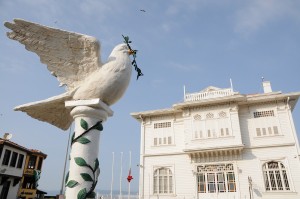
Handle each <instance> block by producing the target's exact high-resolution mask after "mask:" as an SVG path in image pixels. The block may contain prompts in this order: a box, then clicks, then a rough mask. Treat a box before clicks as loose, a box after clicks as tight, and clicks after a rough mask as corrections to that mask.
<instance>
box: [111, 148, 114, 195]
mask: <svg viewBox="0 0 300 199" xmlns="http://www.w3.org/2000/svg"><path fill="white" fill-rule="evenodd" d="M114 162H115V153H114V152H112V165H111V184H110V199H112V198H113V197H112V196H113V195H112V189H113V184H114Z"/></svg>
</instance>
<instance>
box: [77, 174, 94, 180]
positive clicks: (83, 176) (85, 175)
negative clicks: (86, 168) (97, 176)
mask: <svg viewBox="0 0 300 199" xmlns="http://www.w3.org/2000/svg"><path fill="white" fill-rule="evenodd" d="M80 175H81V177H82V178H83V179H84V181H91V182H93V181H94V180H93V178H92V177H91V176H90V174H88V173H81V174H80Z"/></svg>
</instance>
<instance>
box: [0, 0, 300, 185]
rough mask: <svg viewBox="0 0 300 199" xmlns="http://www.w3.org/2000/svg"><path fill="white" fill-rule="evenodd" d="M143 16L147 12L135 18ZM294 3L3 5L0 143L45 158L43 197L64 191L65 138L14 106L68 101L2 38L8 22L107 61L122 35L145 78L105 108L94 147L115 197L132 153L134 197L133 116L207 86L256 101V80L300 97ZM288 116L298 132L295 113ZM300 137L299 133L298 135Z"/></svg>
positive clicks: (32, 0)
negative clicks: (88, 46)
mask: <svg viewBox="0 0 300 199" xmlns="http://www.w3.org/2000/svg"><path fill="white" fill-rule="evenodd" d="M141 9H143V10H145V11H146V12H142V11H140V10H141ZM299 10H300V2H299V1H293V0H286V1H281V0H265V1H264V0H245V1H238V0H224V1H217V0H182V1H179V0H165V1H159V0H152V1H146V0H122V1H117V0H103V1H100V0H13V1H12V0H0V21H1V23H2V26H1V28H0V52H1V56H0V77H1V84H0V93H1V95H0V113H1V115H0V134H4V133H6V132H9V133H12V134H13V138H12V141H14V142H17V143H19V144H21V145H23V146H26V147H28V148H34V149H39V150H41V151H43V152H44V153H46V154H48V158H47V159H46V161H45V162H44V167H43V172H42V176H41V180H40V189H42V190H46V191H51V190H60V186H61V181H62V171H63V166H64V158H65V152H66V145H67V140H68V131H66V132H63V131H61V130H60V129H58V128H56V127H54V126H51V125H49V124H47V123H44V122H40V121H37V120H34V119H32V118H30V117H29V116H27V115H26V114H25V113H22V112H15V111H13V108H14V107H15V106H17V105H21V104H25V103H28V102H33V101H37V100H42V99H46V98H48V97H51V96H54V95H58V94H60V93H62V92H64V89H63V88H60V87H58V85H59V83H58V81H57V80H56V79H55V78H54V77H53V76H51V75H50V73H49V72H48V70H47V69H46V66H45V65H43V64H41V63H40V61H39V58H38V56H37V55H36V54H34V53H32V52H29V51H26V50H25V48H24V46H22V45H21V44H19V43H17V42H16V41H13V40H9V39H8V38H7V37H6V32H7V31H8V29H6V28H5V27H4V26H3V23H4V22H5V21H12V20H13V19H14V18H22V19H25V20H28V21H32V22H36V23H40V24H43V25H46V26H51V27H55V28H60V29H64V30H68V31H72V32H78V33H82V34H87V35H90V36H94V37H96V38H97V39H98V40H99V41H100V42H101V58H102V60H103V61H105V60H106V59H107V57H108V55H109V53H110V51H111V50H112V49H113V47H114V46H115V45H117V44H119V43H121V42H123V38H122V34H123V35H128V36H129V37H130V39H131V40H132V41H133V43H132V47H133V48H134V49H137V50H138V53H137V59H136V61H137V64H138V66H139V67H140V68H141V69H142V72H143V73H144V76H143V77H141V78H140V79H139V80H138V81H136V79H135V76H136V73H135V72H133V74H132V75H133V76H132V80H131V82H130V85H129V88H128V90H127V92H126V94H125V96H124V97H123V98H122V99H121V100H120V101H119V102H118V103H117V104H115V105H113V106H112V107H111V108H112V109H113V111H114V116H113V117H112V118H109V119H108V121H107V122H106V123H104V131H103V132H102V134H101V139H100V157H99V159H100V167H101V174H100V179H99V183H98V185H97V189H100V190H105V189H110V183H111V163H112V152H115V170H114V176H115V177H114V189H116V190H118V189H119V186H120V175H119V173H120V153H121V152H123V153H124V156H123V180H122V187H123V189H124V191H125V190H127V182H126V180H125V178H126V176H127V172H128V167H129V151H132V174H133V177H134V180H133V181H132V183H131V189H132V190H135V191H136V190H137V189H138V167H137V166H136V165H137V164H138V162H139V144H140V126H139V123H138V122H137V121H135V120H134V119H133V118H132V117H131V116H130V113H131V112H138V111H145V110H153V109H160V108H168V107H171V106H172V104H174V103H177V102H181V101H182V100H183V86H184V85H185V86H186V91H187V92H197V91H199V90H202V89H203V88H206V87H207V86H216V87H220V88H228V87H230V81H229V79H230V78H231V79H232V82H233V87H234V90H235V91H238V92H240V93H242V94H250V93H261V92H262V86H261V77H262V76H263V77H264V78H265V80H269V81H271V84H272V88H273V91H282V92H284V93H288V92H295V91H300V88H299V85H300V78H299V72H300V56H299V52H300V12H299ZM299 107H300V106H299V104H298V106H296V108H295V109H294V113H293V115H294V120H295V125H296V129H297V130H298V131H299V128H300V108H299ZM298 135H299V133H298Z"/></svg>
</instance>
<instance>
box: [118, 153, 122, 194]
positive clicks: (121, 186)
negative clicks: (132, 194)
mask: <svg viewBox="0 0 300 199" xmlns="http://www.w3.org/2000/svg"><path fill="white" fill-rule="evenodd" d="M122 162H123V152H121V170H120V195H119V199H122Z"/></svg>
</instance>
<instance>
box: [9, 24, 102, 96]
mask: <svg viewBox="0 0 300 199" xmlns="http://www.w3.org/2000/svg"><path fill="white" fill-rule="evenodd" d="M4 25H5V26H6V27H7V28H9V29H11V30H12V32H8V33H7V36H8V37H9V38H10V39H13V40H16V41H19V42H20V43H22V44H24V45H25V48H26V49H27V50H29V51H32V52H35V53H36V54H37V55H38V56H39V57H40V59H41V62H42V63H44V64H46V65H47V68H48V70H49V71H50V72H51V74H52V75H54V76H55V77H57V79H58V81H59V82H60V83H61V85H66V86H67V90H72V89H73V88H75V87H76V86H77V85H79V84H80V83H81V81H83V80H84V79H85V77H86V76H88V75H89V74H91V73H92V72H94V71H95V70H96V69H98V68H99V67H100V66H101V65H102V63H101V60H100V55H99V53H100V44H99V42H98V41H97V39H96V38H94V37H91V36H87V35H82V34H78V33H73V32H68V31H64V30H60V29H55V28H49V27H46V26H42V25H39V24H36V23H32V22H28V21H24V20H22V19H14V23H10V22H5V23H4Z"/></svg>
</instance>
